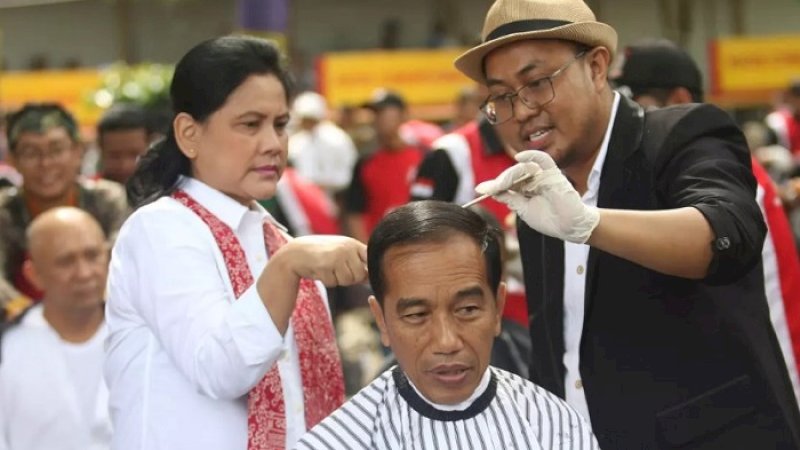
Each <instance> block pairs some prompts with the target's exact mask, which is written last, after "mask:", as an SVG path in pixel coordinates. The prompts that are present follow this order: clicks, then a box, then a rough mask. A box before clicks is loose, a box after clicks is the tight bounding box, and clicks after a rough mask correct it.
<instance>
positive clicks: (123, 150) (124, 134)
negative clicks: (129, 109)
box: [98, 128, 150, 183]
mask: <svg viewBox="0 0 800 450" xmlns="http://www.w3.org/2000/svg"><path fill="white" fill-rule="evenodd" d="M98 143H99V144H100V150H101V152H102V154H103V159H102V163H103V170H102V172H103V177H104V178H107V179H109V180H113V181H116V182H118V183H126V182H127V181H128V179H129V178H130V177H131V175H133V172H135V171H136V163H137V162H138V160H139V157H140V156H142V155H144V154H145V153H146V152H147V147H148V146H149V144H150V140H149V136H148V134H147V130H145V129H144V128H134V129H130V130H117V131H106V132H104V133H103V134H102V135H101V136H100V138H99V139H98Z"/></svg>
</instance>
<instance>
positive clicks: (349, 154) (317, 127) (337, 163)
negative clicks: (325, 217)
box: [289, 91, 358, 199]
mask: <svg viewBox="0 0 800 450" xmlns="http://www.w3.org/2000/svg"><path fill="white" fill-rule="evenodd" d="M292 115H293V116H294V118H296V119H297V120H298V130H297V132H295V133H294V134H292V136H291V137H290V138H289V160H290V161H291V163H292V166H294V167H295V168H296V169H297V172H298V173H299V174H300V175H301V176H302V177H304V178H306V179H307V180H310V181H311V182H313V183H314V184H316V185H317V186H319V187H320V188H322V189H323V190H324V191H325V192H327V193H328V195H329V196H330V197H331V199H333V197H334V196H335V195H336V194H337V193H338V192H340V191H342V190H343V189H345V188H347V186H348V185H349V184H350V176H351V175H352V172H353V165H354V164H355V162H356V158H357V157H358V152H357V151H356V146H355V145H354V144H353V140H352V139H350V136H348V135H347V133H345V132H344V130H342V129H341V128H339V127H338V126H336V124H334V123H333V122H331V121H330V120H327V117H328V104H327V102H326V101H325V97H323V96H321V95H320V94H318V93H316V92H311V91H307V92H303V93H302V94H300V95H298V96H297V98H296V99H295V100H294V103H293V104H292Z"/></svg>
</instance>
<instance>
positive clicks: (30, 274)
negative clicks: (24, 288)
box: [22, 258, 44, 291]
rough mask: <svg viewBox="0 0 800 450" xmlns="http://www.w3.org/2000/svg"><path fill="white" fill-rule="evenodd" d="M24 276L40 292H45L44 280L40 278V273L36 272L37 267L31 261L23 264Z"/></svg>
mask: <svg viewBox="0 0 800 450" xmlns="http://www.w3.org/2000/svg"><path fill="white" fill-rule="evenodd" d="M22 275H23V276H24V277H25V279H27V280H28V281H30V282H31V283H32V284H33V285H34V286H36V289H39V290H40V291H44V286H42V278H41V277H40V276H39V273H38V272H37V271H36V267H35V266H34V265H33V262H32V261H31V260H30V258H29V259H26V260H25V262H24V263H22Z"/></svg>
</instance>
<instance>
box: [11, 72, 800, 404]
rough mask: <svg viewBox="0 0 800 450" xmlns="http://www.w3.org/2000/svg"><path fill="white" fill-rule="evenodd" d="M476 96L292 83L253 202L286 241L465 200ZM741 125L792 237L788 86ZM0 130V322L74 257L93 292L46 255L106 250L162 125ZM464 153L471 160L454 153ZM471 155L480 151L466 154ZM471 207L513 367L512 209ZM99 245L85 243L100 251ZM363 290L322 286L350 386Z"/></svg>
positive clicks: (381, 359) (35, 121) (372, 331)
mask: <svg viewBox="0 0 800 450" xmlns="http://www.w3.org/2000/svg"><path fill="white" fill-rule="evenodd" d="M485 97H486V93H485V92H484V91H483V90H481V89H480V88H478V87H475V88H473V89H466V90H464V91H463V92H461V93H460V94H459V96H458V97H457V98H455V99H454V101H453V107H452V114H451V116H450V117H448V118H447V119H446V120H444V121H442V122H440V123H432V122H428V121H425V120H420V118H417V117H413V116H411V115H410V114H409V105H408V103H407V101H406V99H404V98H403V96H402V95H401V94H399V93H397V92H393V91H391V90H389V89H384V88H380V89H377V90H376V92H375V95H374V97H373V98H371V99H370V100H369V101H368V102H366V103H365V104H362V105H348V106H344V107H339V108H337V107H332V106H331V105H329V104H328V103H327V102H326V99H325V97H324V96H323V95H321V94H320V93H316V92H311V91H307V92H303V93H301V94H300V95H298V96H297V97H296V98H295V99H294V102H293V105H292V108H291V122H290V124H289V130H290V140H289V161H290V166H291V167H290V168H289V169H288V170H287V171H286V172H285V173H284V174H283V177H282V179H281V182H280V184H279V187H278V191H277V195H276V196H275V197H274V198H272V199H269V200H265V201H263V202H262V204H263V206H264V207H265V208H266V209H267V210H268V211H269V212H270V214H272V216H273V217H274V218H276V219H277V220H278V221H279V222H280V223H281V224H283V225H284V226H285V227H286V228H287V229H288V230H289V233H290V234H292V235H294V236H302V235H308V234H344V235H348V236H351V237H354V238H356V239H358V240H361V241H362V242H366V241H367V240H368V238H369V236H370V233H371V231H372V229H373V228H374V227H375V226H376V224H377V223H378V221H380V219H381V218H382V217H384V216H385V214H386V213H387V212H389V211H391V210H392V209H394V208H397V207H399V206H401V205H404V204H406V203H408V202H409V201H412V200H415V199H426V198H434V199H439V200H447V201H452V202H457V203H465V202H466V201H468V200H470V199H471V198H472V197H473V196H474V191H473V188H474V186H475V185H477V184H478V183H479V182H481V181H486V180H488V179H491V178H494V177H495V176H497V175H498V174H499V173H500V172H501V171H502V170H504V169H505V168H507V167H510V166H511V165H512V164H513V159H512V157H511V155H509V154H507V153H506V151H505V146H504V144H503V143H502V142H501V141H500V139H499V137H498V136H497V135H495V134H494V132H493V131H492V127H491V126H489V125H488V124H487V123H486V122H485V121H484V120H483V119H482V118H481V116H480V114H479V110H478V108H479V106H480V104H481V103H482V101H483V99H484V98H485ZM740 125H741V126H742V128H743V130H744V132H745V135H746V137H747V139H748V143H749V146H750V148H751V151H752V154H753V156H754V157H755V159H756V160H758V161H759V162H760V163H761V165H763V167H764V168H765V169H766V170H767V172H768V174H769V175H770V177H771V179H772V182H773V183H774V187H775V188H776V190H777V193H778V194H779V196H778V198H779V201H780V206H781V207H782V208H784V210H785V211H786V214H787V216H788V217H789V219H790V223H791V225H792V231H793V234H794V241H795V243H798V242H800V81H798V82H796V83H793V84H791V85H790V86H787V87H786V90H785V91H784V92H783V93H782V94H781V102H780V104H779V105H777V106H776V108H775V109H774V111H772V112H771V113H770V114H769V115H767V116H766V117H764V118H763V119H762V120H760V121H749V122H746V123H742V124H740ZM0 128H1V129H2V131H3V132H2V137H1V138H0V303H2V307H3V311H4V321H6V322H13V321H15V320H20V319H19V318H20V316H21V315H22V314H24V313H25V311H26V310H27V309H28V308H29V307H30V306H31V305H33V304H36V303H37V302H39V301H40V300H41V299H43V298H47V296H48V295H50V296H56V295H55V294H54V292H55V293H59V292H60V293H63V292H61V291H63V289H64V288H62V287H59V285H57V284H53V283H52V282H50V283H49V282H48V280H50V281H52V279H53V277H54V276H55V275H53V276H51V277H48V276H47V275H42V273H44V272H47V271H48V270H51V271H53V273H55V272H57V271H58V270H63V269H64V268H65V267H68V266H69V265H70V264H75V265H77V266H80V267H79V268H78V269H75V270H74V271H73V272H70V274H68V275H65V276H67V277H69V276H71V277H73V278H67V279H66V281H65V283H67V284H71V285H75V284H79V283H84V282H85V283H88V284H90V285H91V286H93V287H94V289H83V290H78V291H77V292H74V293H72V294H71V295H72V297H73V298H78V297H81V296H82V295H83V296H92V295H97V292H98V291H97V289H96V287H97V286H100V285H104V284H105V279H104V278H105V275H106V272H107V268H102V267H100V268H97V269H96V270H94V269H93V270H88V269H82V268H81V267H83V266H81V265H82V264H85V263H84V262H81V261H82V258H84V259H87V258H88V259H87V261H89V262H91V263H93V264H95V265H97V264H99V265H102V264H107V262H108V259H107V257H106V256H102V257H101V256H99V255H94V256H92V255H88V254H83V253H79V254H72V253H70V254H68V255H67V256H62V257H61V259H58V258H57V256H58V255H59V254H60V252H62V251H64V252H66V251H67V250H69V248H70V247H71V245H72V244H74V242H75V240H76V239H78V238H75V237H73V236H72V234H74V233H75V230H74V228H75V227H76V225H75V223H77V222H81V223H83V222H88V223H92V221H96V223H97V225H98V226H99V230H100V231H102V233H103V236H105V239H106V242H107V243H108V244H109V245H113V242H114V238H115V234H116V232H117V231H118V230H119V227H120V226H121V224H122V223H123V221H124V220H125V218H126V217H127V216H128V215H129V214H130V212H131V210H130V207H129V206H128V202H127V199H126V192H125V186H124V184H125V183H126V181H127V180H128V178H130V177H131V175H132V174H133V172H134V170H135V169H136V164H137V161H138V160H139V159H140V158H141V157H142V156H143V155H145V154H146V152H147V151H148V148H150V146H151V145H152V144H153V143H154V142H156V141H158V140H160V139H163V138H164V133H165V130H167V129H168V128H169V122H168V121H165V118H164V117H163V116H161V115H152V114H150V113H149V112H148V111H147V110H144V109H142V108H139V107H137V106H133V105H123V104H121V105H115V106H113V107H112V108H110V109H109V110H108V111H106V112H105V114H104V115H103V117H102V119H101V120H100V121H99V123H98V125H97V130H96V134H95V136H96V138H95V139H94V140H92V141H87V140H85V139H84V138H83V136H81V135H80V133H79V131H78V126H77V124H76V121H75V119H74V117H73V115H72V113H71V112H70V111H67V110H65V109H63V108H62V107H61V106H60V105H57V104H31V105H26V106H24V107H23V108H22V109H20V110H18V111H7V112H5V114H4V115H3V118H2V121H0ZM476 152H477V153H476ZM465 154H469V155H470V158H468V159H463V158H462V159H460V158H461V156H459V155H462V156H463V155H465ZM478 157H481V158H484V159H480V163H478V162H476V161H477V159H476V158H478ZM465 161H466V162H465ZM59 206H63V207H73V208H78V209H80V210H83V211H85V212H86V213H88V214H89V216H91V217H89V216H83V215H77V214H76V213H74V212H73V213H70V214H71V215H67V216H65V217H57V218H52V217H51V218H50V219H49V220H47V221H46V223H45V224H44V225H42V226H40V228H48V227H49V228H51V229H49V230H48V232H49V233H50V234H52V236H50V238H49V240H47V245H46V246H44V247H42V245H41V244H39V245H38V246H37V247H34V245H35V242H33V241H34V240H38V241H41V240H42V238H41V236H39V235H41V234H43V233H42V232H41V230H40V232H39V233H38V234H37V233H34V232H33V231H31V230H30V225H31V223H32V222H35V221H36V220H37V218H39V217H44V216H43V214H45V212H46V211H48V210H50V209H52V208H54V207H59ZM480 208H482V210H483V211H482V213H483V215H484V217H486V218H487V220H490V221H494V222H495V223H496V224H497V225H498V227H499V228H500V229H502V230H504V235H505V244H506V248H505V254H504V258H503V260H504V262H505V264H506V267H505V272H504V277H505V278H506V280H507V282H508V285H509V300H508V302H507V305H506V311H505V313H504V318H505V321H504V327H505V330H504V334H503V335H501V336H500V337H499V338H498V342H497V343H496V347H495V348H496V349H497V351H496V352H495V353H496V354H495V357H496V358H497V361H495V364H496V365H500V366H502V367H505V368H508V369H510V370H512V371H515V372H517V373H519V374H520V375H522V376H526V375H527V374H526V373H525V372H526V370H527V363H526V362H525V361H526V359H527V355H528V353H529V350H528V348H529V346H530V342H527V339H528V337H527V333H526V331H525V327H527V323H528V315H527V311H526V306H525V300H524V292H523V291H524V289H523V287H522V282H521V279H522V270H521V267H520V262H519V257H518V249H517V243H516V234H515V229H514V227H515V218H514V217H513V216H512V215H511V214H510V212H509V210H508V209H506V208H503V207H501V206H500V205H499V204H493V203H492V202H491V201H489V202H487V203H485V204H483V205H482V206H481V207H480ZM45 218H46V217H45ZM81 226H83V227H85V226H86V225H85V224H84V225H81ZM91 226H94V225H91ZM53 227H55V229H52V228H53ZM59 230H62V231H63V234H59ZM92 230H94V229H93V228H92ZM70 233H72V234H70ZM37 236H38V237H37ZM100 247H102V250H95V251H96V252H100V253H103V252H106V247H103V246H100ZM37 257H38V259H39V260H40V261H43V260H45V259H47V258H56V259H54V262H53V264H52V265H51V266H50V268H49V269H48V268H47V266H46V265H45V264H44V263H41V262H39V263H38V266H39V269H38V272H37V270H35V269H33V268H32V267H33V266H36V265H37ZM32 261H33V262H32ZM32 264H33V266H32ZM86 280H89V281H86ZM369 292H370V288H369V286H366V285H361V286H354V287H348V288H335V289H331V290H330V291H329V293H328V294H329V298H330V299H331V308H332V310H333V315H334V323H335V324H336V331H337V339H338V343H339V346H340V349H341V352H342V359H343V363H344V369H345V379H346V385H347V392H348V393H350V394H353V393H355V392H357V391H358V389H360V388H361V387H363V386H364V385H366V384H367V383H369V382H370V381H371V380H372V379H373V377H374V376H376V375H377V374H378V373H380V371H381V369H383V368H385V367H386V366H387V364H390V361H391V358H392V355H390V354H388V352H387V351H386V350H385V349H383V348H381V346H380V342H379V339H378V335H377V331H376V328H375V325H374V323H373V321H372V317H371V316H370V314H369V311H368V309H367V307H366V299H367V296H368V295H369ZM59 295H60V294H59ZM95 300H97V299H95ZM100 300H101V299H100ZM63 301H64V302H68V301H70V300H69V299H65V300H63ZM66 309H69V308H66ZM95 319H96V317H95ZM522 355H525V356H524V357H523V356H522ZM5 359H6V356H5V355H3V360H4V362H5ZM93 367H94V366H93ZM95 378H96V377H95ZM84 406H85V408H86V409H87V410H91V408H92V406H91V405H84ZM87 414H88V413H87Z"/></svg>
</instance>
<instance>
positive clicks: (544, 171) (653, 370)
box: [455, 0, 800, 449]
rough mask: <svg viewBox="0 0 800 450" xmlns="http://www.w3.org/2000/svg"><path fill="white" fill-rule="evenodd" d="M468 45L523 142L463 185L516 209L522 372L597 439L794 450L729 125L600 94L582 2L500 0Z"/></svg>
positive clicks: (738, 139) (594, 36)
mask: <svg viewBox="0 0 800 450" xmlns="http://www.w3.org/2000/svg"><path fill="white" fill-rule="evenodd" d="M482 37H483V43H481V44H479V45H477V46H476V47H474V48H472V49H471V50H469V51H467V52H466V53H465V54H463V55H462V56H460V57H459V58H458V59H457V60H456V62H455V65H456V67H457V68H458V69H459V70H460V71H461V72H463V73H464V74H466V75H467V76H469V77H470V78H472V79H474V80H476V81H479V82H481V83H484V84H485V85H486V86H487V87H488V89H489V96H488V98H487V99H486V100H485V102H484V104H483V107H482V111H483V112H484V114H485V115H486V117H487V118H488V119H489V120H490V121H491V122H493V123H494V124H495V127H496V129H497V130H498V132H499V134H500V135H501V137H502V138H503V140H504V141H505V142H506V143H507V144H509V145H512V146H513V147H515V148H516V149H517V150H520V151H521V152H520V153H518V154H517V155H516V157H515V158H516V160H517V161H518V164H516V165H515V166H513V167H511V168H509V169H508V170H506V171H505V172H504V173H503V174H501V175H500V176H499V177H497V178H496V179H495V180H490V181H487V182H485V183H482V184H480V185H478V186H477V187H476V190H477V191H478V192H479V193H483V194H491V195H493V196H494V198H496V199H498V200H500V201H502V202H504V203H506V204H507V205H508V206H509V207H510V208H511V209H512V210H514V211H515V212H516V213H517V215H518V217H519V218H520V219H521V222H520V224H519V231H518V234H519V241H520V251H521V252H522V260H523V265H524V270H525V285H526V286H525V288H526V293H527V295H528V306H529V307H528V310H529V314H530V332H531V340H532V346H533V351H532V360H531V379H532V380H533V381H534V382H535V383H537V384H539V385H541V386H544V387H545V388H547V389H549V390H551V391H552V392H554V393H556V394H557V395H559V396H561V397H564V398H566V400H567V402H568V403H569V404H570V405H572V406H574V407H575V408H576V409H577V410H578V411H580V412H582V413H583V414H584V415H585V416H586V417H587V418H588V419H589V421H590V422H591V424H592V428H593V430H594V432H595V435H596V436H597V438H598V442H599V443H600V447H601V448H618V449H643V448H659V449H670V448H703V449H730V448H781V449H789V448H791V449H794V448H800V412H798V409H797V402H796V401H795V399H794V396H793V395H792V388H791V383H790V381H789V378H788V375H787V372H786V366H785V364H784V362H783V359H782V357H781V354H780V348H779V346H778V343H777V340H776V338H775V333H774V331H773V330H772V327H771V326H770V322H769V309H768V307H767V302H766V299H765V293H764V280H763V273H762V271H761V247H762V244H763V242H764V234H765V232H766V226H765V224H764V220H763V217H762V215H761V211H760V210H759V208H758V205H757V203H756V201H755V195H756V182H755V179H754V177H753V175H752V171H751V168H750V155H749V152H748V150H747V146H746V142H745V139H744V137H743V136H742V134H741V132H740V131H739V129H738V128H737V126H736V125H735V124H734V123H733V121H732V120H731V118H730V117H729V116H728V115H727V114H726V113H725V112H723V111H721V110H720V109H718V108H716V107H714V106H711V105H704V104H699V105H698V104H693V105H683V106H680V107H674V108H667V109H655V110H652V111H647V110H645V109H643V108H642V107H641V106H639V105H638V104H636V103H635V102H633V101H632V100H629V99H626V98H622V96H621V95H620V94H619V93H616V92H614V91H613V90H612V89H611V87H610V86H609V83H608V79H607V76H608V69H609V65H610V63H611V60H612V58H613V57H614V54H615V51H616V47H617V35H616V32H615V31H614V29H613V28H612V27H610V26H609V25H607V24H604V23H600V22H598V21H597V20H596V19H595V16H594V14H593V13H592V11H591V10H590V9H589V7H588V6H587V5H586V4H585V3H584V2H583V1H581V0H498V1H497V2H495V3H494V4H493V5H492V7H491V8H490V10H489V12H488V14H487V16H486V20H485V24H484V28H483V33H482Z"/></svg>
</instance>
